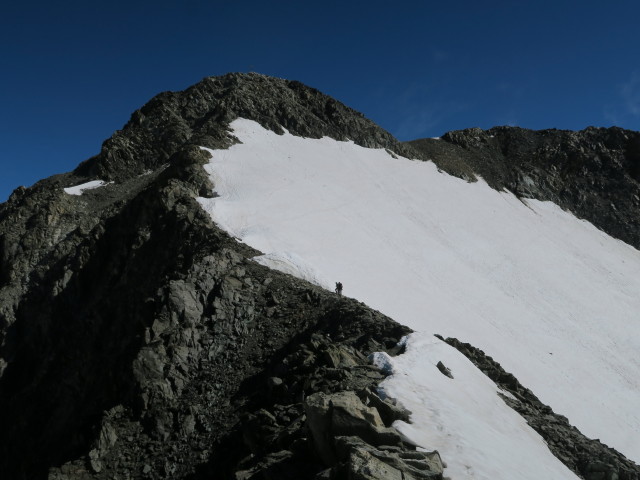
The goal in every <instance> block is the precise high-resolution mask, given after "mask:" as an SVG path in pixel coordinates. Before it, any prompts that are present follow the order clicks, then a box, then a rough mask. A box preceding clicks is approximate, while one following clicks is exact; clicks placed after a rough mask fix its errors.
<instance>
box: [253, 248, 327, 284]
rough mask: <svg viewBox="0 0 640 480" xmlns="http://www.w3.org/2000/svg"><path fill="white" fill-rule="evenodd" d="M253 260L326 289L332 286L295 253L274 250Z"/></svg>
mask: <svg viewBox="0 0 640 480" xmlns="http://www.w3.org/2000/svg"><path fill="white" fill-rule="evenodd" d="M253 260H255V261H256V262H258V263H259V264H260V265H264V266H265V267H269V268H273V269H274V270H278V271H280V272H282V273H287V274H289V275H293V276H294V277H298V278H301V279H303V280H306V281H307V282H310V283H313V284H314V285H318V286H319V287H322V288H325V289H327V290H331V288H332V287H331V282H330V281H328V280H327V279H326V278H324V277H323V276H322V274H321V273H319V272H318V271H317V270H316V269H314V268H313V267H312V266H311V265H309V263H307V262H306V261H304V260H303V259H302V257H300V256H299V255H296V254H295V253H292V252H274V253H268V254H266V255H259V256H257V257H253Z"/></svg>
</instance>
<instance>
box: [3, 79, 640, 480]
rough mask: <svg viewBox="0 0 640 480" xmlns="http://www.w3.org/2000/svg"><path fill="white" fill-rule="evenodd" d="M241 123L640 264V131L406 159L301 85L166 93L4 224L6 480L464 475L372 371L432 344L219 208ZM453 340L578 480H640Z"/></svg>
mask: <svg viewBox="0 0 640 480" xmlns="http://www.w3.org/2000/svg"><path fill="white" fill-rule="evenodd" d="M237 118H245V119H249V120H254V121H256V122H258V123H259V124H260V125H262V126H263V127H264V128H267V129H270V130H272V131H274V132H276V133H283V131H284V130H283V129H286V130H287V131H288V132H289V133H291V134H293V135H297V136H302V137H309V138H321V137H323V136H328V137H331V138H334V139H336V140H352V141H353V142H355V143H356V144H358V145H361V146H363V147H371V148H383V149H387V150H389V151H391V152H394V153H396V154H400V155H403V156H407V157H410V158H417V159H422V160H433V161H434V162H435V163H436V164H437V165H438V166H439V167H440V168H441V169H443V170H445V171H447V172H449V173H451V174H453V175H457V176H459V177H462V178H466V179H467V180H468V181H473V180H475V179H476V178H477V177H482V178H483V179H484V180H486V181H487V182H488V183H489V184H490V185H491V186H492V187H494V188H497V189H508V190H510V191H512V192H514V193H516V194H517V195H518V196H520V197H533V198H538V199H543V200H552V201H554V202H556V203H557V204H558V205H560V206H562V207H563V208H566V209H567V210H570V211H571V212H573V213H574V214H575V215H576V216H578V217H581V218H585V219H587V220H589V221H590V222H592V223H593V224H594V225H596V226H597V227H599V228H600V229H602V230H604V231H606V232H607V233H609V234H610V235H612V236H614V237H617V238H619V239H621V240H623V241H626V242H628V243H630V244H631V245H634V246H636V247H640V220H638V218H637V215H636V214H635V211H636V210H635V209H636V208H637V206H638V204H639V203H640V186H639V184H638V179H640V177H639V175H640V173H639V172H640V170H639V168H640V167H639V165H640V134H639V133H637V132H630V131H625V130H621V129H617V128H612V129H593V128H592V129H587V130H584V131H582V132H564V131H555V130H549V131H542V132H533V131H528V130H523V129H517V128H507V127H499V128H495V129H492V130H488V131H482V130H479V129H470V130H462V131H457V132H450V133H448V134H446V135H444V136H443V137H442V139H439V140H435V139H425V140H416V141H414V142H408V143H401V142H399V141H397V140H396V139H395V138H393V136H392V135H390V134H389V133H388V132H386V131H384V130H383V129H381V128H380V127H378V126H377V125H375V124H374V123H372V122H371V121H369V120H367V119H366V118H365V117H364V116H363V115H362V114H360V113H358V112H356V111H354V110H352V109H350V108H348V107H346V106H344V105H342V104H341V103H340V102H338V101H336V100H334V99H332V98H330V97H327V96H325V95H323V94H322V93H320V92H319V91H317V90H315V89H313V88H309V87H307V86H305V85H302V84H301V83H299V82H294V81H287V80H282V79H276V78H270V77H266V76H262V75H258V74H229V75H225V76H223V77H212V78H207V79H204V80H203V81H202V82H200V83H198V84H197V85H194V86H193V87H191V88H189V89H187V90H185V91H182V92H166V93H161V94H159V95H158V96H156V97H155V98H153V99H152V100H151V101H150V102H149V103H147V104H146V105H145V106H143V107H142V108H141V109H139V110H137V111H135V112H134V113H133V115H132V116H131V119H130V120H129V122H128V123H127V124H126V125H125V126H124V127H123V129H122V130H119V131H117V132H116V133H115V134H114V135H113V136H112V137H111V138H110V139H108V140H106V141H105V142H104V143H103V145H102V149H101V151H100V153H99V154H98V155H97V156H95V157H93V158H90V159H88V160H86V161H85V162H83V163H81V164H80V165H79V166H78V167H77V168H76V169H75V170H74V171H72V172H69V173H66V174H62V175H57V176H54V177H51V178H48V179H45V180H42V181H40V182H38V183H37V184H35V185H34V186H32V187H30V188H23V187H20V188H18V189H17V190H16V191H14V192H13V194H12V195H11V197H10V198H9V200H8V201H7V202H6V203H4V204H2V205H0V472H2V474H1V475H0V477H2V478H3V479H4V478H6V479H11V480H23V479H59V480H62V479H65V480H80V479H138V478H140V479H164V478H171V479H174V478H175V479H191V480H195V479H213V478H215V479H217V478H221V479H235V480H250V479H251V480H258V479H269V480H275V479H289V478H291V479H294V478H295V479H303V478H309V479H312V478H317V479H358V480H374V479H398V480H400V479H440V478H443V475H444V476H446V468H445V465H446V462H447V459H446V458H441V456H440V454H439V453H438V452H437V451H425V450H424V449H421V448H417V446H416V445H414V444H413V443H412V442H411V441H410V440H408V439H407V438H406V437H405V436H404V435H402V434H400V433H399V432H398V431H397V430H395V429H394V428H393V426H392V424H393V422H394V421H396V420H404V421H409V419H410V414H411V412H408V411H407V410H406V409H405V408H404V407H403V406H402V405H399V404H398V403H397V402H395V401H394V400H393V399H391V398H386V397H384V396H381V395H380V393H379V391H378V389H377V385H378V384H379V382H380V381H381V380H383V379H384V378H385V376H387V375H388V374H389V372H387V371H384V370H381V369H379V368H378V367H377V366H376V365H374V364H373V363H372V358H373V357H372V354H374V353H375V352H387V353H388V354H389V355H397V354H401V353H402V347H401V346H399V345H401V344H399V342H400V340H401V338H402V337H403V336H405V335H407V334H408V333H410V330H409V329H408V328H407V327H404V326H402V325H400V324H398V323H396V322H395V321H394V320H393V319H390V318H388V317H386V316H384V315H383V314H381V313H379V312H377V311H375V310H373V309H371V308H369V307H368V306H366V305H364V304H362V303H359V302H357V301H356V300H354V299H351V298H348V297H345V296H342V295H338V294H336V293H334V292H329V291H326V290H324V289H322V288H320V287H318V286H316V285H314V284H311V283H307V282H305V281H303V280H300V279H297V278H295V277H293V276H290V275H286V274H284V273H280V272H278V271H275V270H271V269H268V268H266V267H264V266H262V265H260V264H258V263H256V262H255V261H253V260H252V257H254V256H256V255H259V253H260V252H258V251H256V250H255V249H253V248H251V247H249V246H248V245H246V244H244V243H241V242H239V241H238V240H237V239H235V238H233V237H231V236H230V235H229V234H227V233H226V232H225V231H223V230H222V229H221V228H219V227H218V226H217V225H216V224H215V223H213V221H212V220H211V218H210V216H209V215H208V214H207V213H206V212H204V211H203V209H202V208H201V207H200V205H199V203H198V202H197V200H196V199H197V197H208V196H209V197H210V196H212V195H213V191H214V185H213V184H212V182H211V180H210V178H209V176H208V175H207V174H206V173H205V170H204V168H203V166H204V165H205V163H206V162H207V161H208V157H209V155H208V154H207V153H206V152H205V151H203V150H202V149H200V147H207V148H211V149H224V148H228V147H230V146H231V145H233V144H234V143H236V142H237V141H238V140H237V139H236V138H235V137H234V136H233V135H232V133H231V132H230V129H229V125H230V123H231V122H232V121H233V120H235V119H237ZM96 178H100V179H101V180H103V181H104V182H105V183H104V185H103V186H101V187H100V188H94V189H90V188H88V187H87V188H86V189H85V190H82V189H79V190H77V189H76V190H73V189H74V188H77V187H78V186H79V185H80V186H82V185H85V184H87V183H88V182H90V181H92V180H95V179H96ZM65 189H66V190H65ZM77 193H82V194H81V195H78V194H77ZM447 341H448V342H449V343H451V344H452V345H454V346H455V347H456V348H458V349H460V350H461V351H463V353H465V355H467V356H469V358H471V359H472V361H474V362H475V363H476V364H477V365H478V366H479V368H481V369H482V370H483V371H485V373H486V374H487V375H488V376H489V377H490V378H492V380H494V381H496V382H497V383H498V384H500V385H502V386H503V388H504V389H505V391H508V392H510V395H509V396H508V397H506V396H505V401H506V402H507V403H508V404H509V405H511V406H512V408H514V409H515V410H516V411H518V412H520V413H521V414H522V415H523V417H524V418H526V420H527V421H528V422H529V423H530V424H531V425H533V426H534V428H535V429H536V430H537V431H539V432H550V433H549V435H548V436H547V437H545V438H547V439H548V440H547V441H548V443H549V444H550V446H551V450H552V451H553V453H554V454H555V455H556V456H557V457H558V458H559V459H560V460H561V461H563V462H564V463H565V465H567V466H568V467H569V468H570V469H571V470H573V471H574V472H576V473H577V474H578V475H580V476H582V477H583V478H587V479H589V480H596V479H600V478H602V479H605V478H607V479H613V478H619V479H622V480H631V479H638V478H640V477H639V476H640V468H639V467H638V466H636V465H634V464H633V463H632V462H630V461H628V460H627V459H625V458H624V457H623V456H622V455H620V454H618V453H617V452H615V451H613V450H612V449H609V448H608V447H606V446H605V445H602V444H599V442H594V441H591V440H589V439H586V438H585V437H584V436H582V435H581V434H580V432H578V431H577V430H576V429H575V428H573V427H571V426H570V425H569V424H568V423H567V421H566V419H564V418H562V417H559V416H555V415H553V412H552V411H551V409H550V408H549V407H546V406H545V405H543V404H542V403H541V402H540V401H539V400H538V399H537V398H536V397H535V396H534V395H533V393H531V392H529V391H528V390H526V388H525V387H523V386H522V385H520V384H519V382H518V381H517V380H516V379H515V378H514V377H513V376H511V375H510V374H508V373H507V372H505V371H504V370H502V369H501V367H500V366H499V365H497V364H496V363H495V362H493V360H492V359H491V358H490V357H487V356H486V355H484V353H483V352H480V351H478V350H477V349H475V348H474V347H473V346H471V345H467V344H463V343H462V342H459V341H458V340H455V339H448V340H447ZM442 368H443V369H446V367H445V366H444V365H443V366H442ZM449 375H451V372H449Z"/></svg>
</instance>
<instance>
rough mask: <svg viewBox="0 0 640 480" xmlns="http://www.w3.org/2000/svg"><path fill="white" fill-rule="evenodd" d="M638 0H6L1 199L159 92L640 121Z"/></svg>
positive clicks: (410, 111) (468, 117) (78, 157)
mask: <svg viewBox="0 0 640 480" xmlns="http://www.w3.org/2000/svg"><path fill="white" fill-rule="evenodd" d="M638 18H640V4H638V3H637V2H634V1H626V0H623V1H614V2H607V3H605V2H602V1H590V0H588V1H582V2H578V1H571V2H569V1H563V0H558V1H536V2H533V1H521V2H513V1H491V0H485V1H484V2H478V1H473V2H472V1H465V0H462V1H458V2H455V3H453V2H442V1H438V2H430V1H403V0H396V1H394V2H391V1H384V2H383V1H377V0H369V1H368V2H348V1H341V2H339V1H324V2H294V1H288V0H280V1H274V2H266V1H264V0H262V1H252V0H246V1H234V2H229V1H225V2H222V1H205V0H183V1H167V0H155V1H153V2H152V1H146V0H140V1H136V0H130V1H128V2H123V1H110V2H106V1H100V0H96V1H93V2H87V1H86V0H85V1H82V2H79V1H65V0H61V1H60V2H43V1H29V0H23V1H21V2H15V1H10V0H6V1H3V2H2V3H1V4H0V72H2V74H1V75H0V86H1V87H2V88H0V168H1V170H0V171H1V172H2V174H0V201H4V200H5V199H6V198H7V197H8V195H9V193H10V192H11V190H13V189H14V188H15V187H17V186H18V185H27V186H28V185H31V184H32V183H34V182H35V181H36V180H38V179H40V178H43V177H46V176H49V175H52V174H54V173H60V172H64V171H68V170H70V169H72V168H73V167H75V166H76V165H77V164H78V163H79V162H81V161H82V160H85V159H86V158H88V157H90V156H92V155H94V154H96V153H98V152H99V150H100V145H101V143H102V141H103V140H104V139H106V138H108V137H109V136H110V135H111V134H112V133H113V131H114V130H116V129H118V128H120V127H122V125H124V123H126V121H127V120H128V119H129V116H130V114H131V113H132V112H133V111H134V110H135V109H136V108H138V107H140V106H142V105H143V104H144V103H145V102H146V101H147V100H149V99H150V98H151V97H152V96H153V95H155V94H157V93H159V92H161V91H164V90H181V89H184V88H186V87H188V86H190V85H192V84H193V83H196V82H197V81H199V80H200V79H202V78H203V77H206V76H210V75H221V74H224V73H227V72H231V71H242V72H246V71H256V72H260V73H264V74H268V75H274V76H278V77H283V78H289V79H295V80H300V81H302V82H304V83H306V84H308V85H311V86H313V87H315V88H318V89H319V90H321V91H323V92H325V93H327V94H329V95H331V96H333V97H335V98H337V99H338V100H340V101H342V102H344V103H346V104H347V105H349V106H351V107H353V108H355V109H357V110H360V111H361V112H363V113H364V114H365V115H366V116H367V117H369V118H371V119H372V120H374V121H375V122H377V123H378V124H380V125H381V126H382V127H384V128H386V129H387V130H389V131H390V132H391V133H393V134H394V135H396V136H397V137H398V138H400V139H401V140H409V139H414V138H421V137H431V136H439V135H440V134H442V133H444V132H446V131H448V130H454V129H461V128H467V127H474V126H479V127H482V128H490V127H492V126H494V125H507V124H508V125H518V126H522V127H527V128H534V129H542V128H563V129H574V130H575V129H582V128H584V127H587V126H589V125H595V126H611V125H618V126H621V127H624V128H628V129H633V130H640V49H639V48H638V46H639V45H640V42H639V40H640V33H638V32H639V31H640V30H639V29H638V27H637V20H638Z"/></svg>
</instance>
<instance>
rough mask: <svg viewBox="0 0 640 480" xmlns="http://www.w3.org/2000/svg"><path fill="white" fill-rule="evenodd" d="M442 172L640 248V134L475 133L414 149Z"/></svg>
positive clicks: (519, 130)
mask: <svg viewBox="0 0 640 480" xmlns="http://www.w3.org/2000/svg"><path fill="white" fill-rule="evenodd" d="M408 145H411V146H413V147H414V148H416V149H417V150H419V151H420V152H421V153H422V154H423V155H424V156H426V158H429V159H433V161H434V162H436V164H438V166H439V167H440V168H442V169H443V170H445V171H447V172H449V173H451V174H453V175H457V176H460V177H463V178H467V179H470V180H471V179H474V178H476V175H479V176H481V177H482V178H483V179H484V180H485V181H486V182H487V183H488V184H489V185H491V186H492V187H493V188H496V189H498V190H500V189H507V190H509V191H511V192H513V193H515V194H516V195H518V196H520V197H523V198H536V199H538V200H548V201H551V202H554V203H556V204H557V205H559V206H561V207H562V208H564V209H566V210H569V211H571V212H572V213H574V214H575V215H576V216H577V217H579V218H583V219H585V220H588V221H589V222H591V223H593V224H594V225H596V226H597V227H598V228H600V229H601V230H603V231H605V232H607V233H608V234H609V235H611V236H613V237H616V238H619V239H620V240H623V241H624V242H627V243H629V244H631V245H633V246H635V247H636V248H640V218H639V217H638V215H637V212H638V208H640V184H639V183H638V180H640V133H639V132H633V131H629V130H623V129H621V128H616V127H613V128H587V129H585V130H582V131H580V132H572V131H564V130H540V131H532V130H526V129H522V128H516V127H495V128H492V129H490V130H486V131H484V130H481V129H479V128H471V129H467V130H458V131H454V132H449V133H447V134H445V135H443V137H442V138H441V139H440V140H436V139H422V140H415V141H412V142H408Z"/></svg>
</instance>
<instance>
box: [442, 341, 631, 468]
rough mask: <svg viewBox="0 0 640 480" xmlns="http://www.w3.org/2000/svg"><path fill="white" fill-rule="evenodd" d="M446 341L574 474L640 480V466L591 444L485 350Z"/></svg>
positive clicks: (615, 453)
mask: <svg viewBox="0 0 640 480" xmlns="http://www.w3.org/2000/svg"><path fill="white" fill-rule="evenodd" d="M440 338H442V337H440ZM443 340H444V341H446V342H447V343H448V344H449V345H451V346H452V347H454V348H456V349H457V350H459V351H460V352H461V353H462V354H464V355H465V356H466V357H467V358H468V359H469V360H471V361H472V362H473V363H474V364H475V365H476V367H478V368H479V369H480V370H482V372H484V374H485V375H487V376H488V377H489V378H490V379H491V380H493V381H494V382H495V383H496V385H498V386H499V387H500V388H501V389H502V390H503V391H505V392H508V393H509V394H510V395H503V396H502V398H503V400H504V401H505V403H507V405H509V406H510V407H511V408H513V409H514V410H515V411H516V412H518V413H519V414H520V415H522V417H523V418H524V419H525V420H526V421H527V423H528V424H529V425H530V426H531V427H532V428H533V429H534V430H535V431H536V432H538V433H539V434H540V436H541V437H542V438H544V440H545V442H547V445H548V446H549V450H551V452H552V453H553V454H554V455H555V456H556V457H557V458H558V459H559V460H560V461H561V462H562V463H564V464H565V465H566V466H567V467H568V468H569V469H570V470H572V471H573V472H575V473H576V474H578V475H579V476H581V477H582V478H585V479H587V480H598V479H616V478H617V479H620V480H638V479H639V478H640V466H638V465H636V464H635V463H633V462H631V461H630V460H628V459H627V458H626V457H625V456H624V455H622V454H620V453H619V452H617V451H616V450H614V449H612V448H609V447H608V446H606V445H605V444H603V443H602V442H600V441H599V440H591V439H589V438H587V437H585V436H584V435H582V434H581V433H580V431H579V430H578V429H577V428H575V427H573V426H572V425H571V424H570V423H569V421H568V420H567V418H566V417H564V416H562V415H558V414H556V413H554V412H553V410H552V409H551V408H550V407H549V406H547V405H545V404H543V403H542V402H541V401H540V400H539V399H538V397H536V396H535V395H534V394H533V392H531V390H529V389H528V388H525V387H523V386H522V385H521V384H520V382H519V381H518V380H517V379H516V378H515V377H514V376H513V375H511V374H510V373H508V372H505V370H504V369H503V368H502V367H501V366H500V364H499V363H497V362H496V361H495V360H493V359H492V358H491V357H490V356H488V355H485V354H484V352H483V351H482V350H480V349H478V348H475V347H473V346H472V345H470V344H468V343H463V342H461V341H459V340H458V339H456V338H447V339H443Z"/></svg>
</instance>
